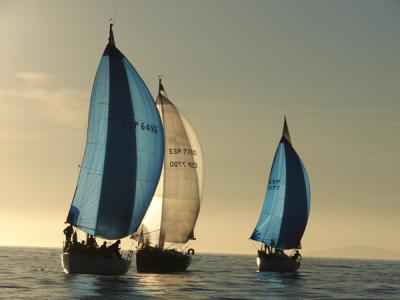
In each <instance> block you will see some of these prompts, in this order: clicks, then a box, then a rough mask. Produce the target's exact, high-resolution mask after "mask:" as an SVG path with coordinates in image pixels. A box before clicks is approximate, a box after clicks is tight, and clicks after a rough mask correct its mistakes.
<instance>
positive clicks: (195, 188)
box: [140, 79, 203, 248]
mask: <svg viewBox="0 0 400 300" xmlns="http://www.w3.org/2000/svg"><path fill="white" fill-rule="evenodd" d="M156 104H157V108H158V110H159V111H160V114H161V118H162V122H163V126H164V136H165V157H164V167H163V171H162V173H161V178H160V182H159V184H158V187H157V190H156V193H155V195H154V198H153V200H152V202H151V204H150V207H149V209H148V211H147V213H146V216H145V218H144V219H143V224H142V231H141V233H140V234H141V239H144V240H148V241H149V242H150V243H151V244H154V245H158V246H159V247H161V248H162V247H164V244H165V243H180V244H183V243H186V242H187V241H188V240H189V239H192V238H194V236H193V235H194V234H193V229H194V227H195V224H196V220H197V217H198V214H199V210H200V201H201V199H202V196H203V155H202V150H201V146H200V142H199V140H198V138H197V136H196V134H195V132H194V130H193V128H192V126H191V125H190V124H189V122H188V120H187V119H186V118H185V117H184V116H183V114H182V113H181V112H180V111H179V109H178V108H177V107H176V106H175V105H174V104H173V103H172V102H171V101H170V100H169V99H168V96H167V94H166V92H165V89H164V87H163V86H162V84H161V79H160V84H159V94H158V97H157V101H156Z"/></svg>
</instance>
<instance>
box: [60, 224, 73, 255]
mask: <svg viewBox="0 0 400 300" xmlns="http://www.w3.org/2000/svg"><path fill="white" fill-rule="evenodd" d="M63 232H64V234H65V245H64V251H67V250H68V248H69V247H70V246H71V236H72V234H73V232H74V227H73V226H72V225H71V224H70V225H68V226H67V227H65V229H64V231H63Z"/></svg>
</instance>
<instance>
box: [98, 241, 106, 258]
mask: <svg viewBox="0 0 400 300" xmlns="http://www.w3.org/2000/svg"><path fill="white" fill-rule="evenodd" d="M99 256H103V257H106V256H107V242H106V241H104V242H103V244H102V245H101V246H100V248H99Z"/></svg>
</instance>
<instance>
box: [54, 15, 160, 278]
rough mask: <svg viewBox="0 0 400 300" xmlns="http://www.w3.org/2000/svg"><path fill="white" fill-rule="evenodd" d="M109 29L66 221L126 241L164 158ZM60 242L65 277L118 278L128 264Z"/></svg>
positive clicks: (142, 95) (148, 105)
mask: <svg viewBox="0 0 400 300" xmlns="http://www.w3.org/2000/svg"><path fill="white" fill-rule="evenodd" d="M112 26H113V24H112V22H110V28H109V38H108V44H107V46H106V48H105V50H104V53H103V55H102V58H101V60H100V64H99V67H98V70H97V73H96V77H95V80H94V84H93V89H92V95H91V99H90V110H89V121H88V129H87V139H86V148H85V152H84V158H83V162H82V166H81V169H80V174H79V179H78V183H77V186H76V189H75V193H74V197H73V200H72V204H71V207H70V210H69V213H68V217H67V220H66V223H69V224H71V225H72V226H74V227H75V228H78V229H80V230H82V231H83V232H85V233H87V234H88V235H93V236H95V237H100V238H102V239H106V240H117V239H121V238H124V237H127V236H130V235H131V234H132V233H133V232H134V231H136V230H137V229H138V227H139V225H140V223H141V222H142V220H143V217H144V215H145V213H146V210H147V209H148V207H149V205H150V202H151V199H152V197H153V195H154V192H155V190H156V187H157V184H158V181H159V178H160V175H161V170H162V165H163V159H164V133H163V127H162V122H161V118H160V115H159V113H158V110H157V107H156V105H155V102H154V100H153V98H152V96H151V94H150V92H149V90H148V88H147V87H146V84H145V83H144V82H143V80H142V79H141V77H140V75H139V74H138V72H137V71H136V70H135V68H134V67H133V66H132V64H131V63H130V62H129V61H128V59H127V58H126V57H125V56H124V55H123V54H122V53H121V52H120V51H119V50H118V49H117V47H116V45H115V40H114V34H113V30H112ZM67 239H68V237H67ZM67 242H69V245H68V246H71V247H65V248H64V253H63V254H62V255H61V257H62V265H63V269H64V271H65V272H66V273H89V274H91V273H94V274H109V275H111V274H124V273H126V272H127V270H128V268H129V266H130V258H123V257H118V256H111V257H106V256H101V255H98V254H99V253H98V252H96V251H92V252H91V253H90V254H89V253H84V252H80V251H72V249H73V247H72V246H73V245H72V242H70V241H68V240H67ZM118 244H119V243H118ZM81 246H85V245H81ZM131 254H132V253H131Z"/></svg>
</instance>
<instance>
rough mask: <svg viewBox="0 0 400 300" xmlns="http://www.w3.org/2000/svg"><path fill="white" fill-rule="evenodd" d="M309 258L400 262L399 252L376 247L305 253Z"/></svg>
mask: <svg viewBox="0 0 400 300" xmlns="http://www.w3.org/2000/svg"><path fill="white" fill-rule="evenodd" d="M304 254H305V256H309V257H329V258H351V259H381V260H400V251H396V250H392V249H384V248H377V247H362V246H352V247H350V246H349V247H340V248H332V249H322V250H314V251H310V252H305V253H304Z"/></svg>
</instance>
